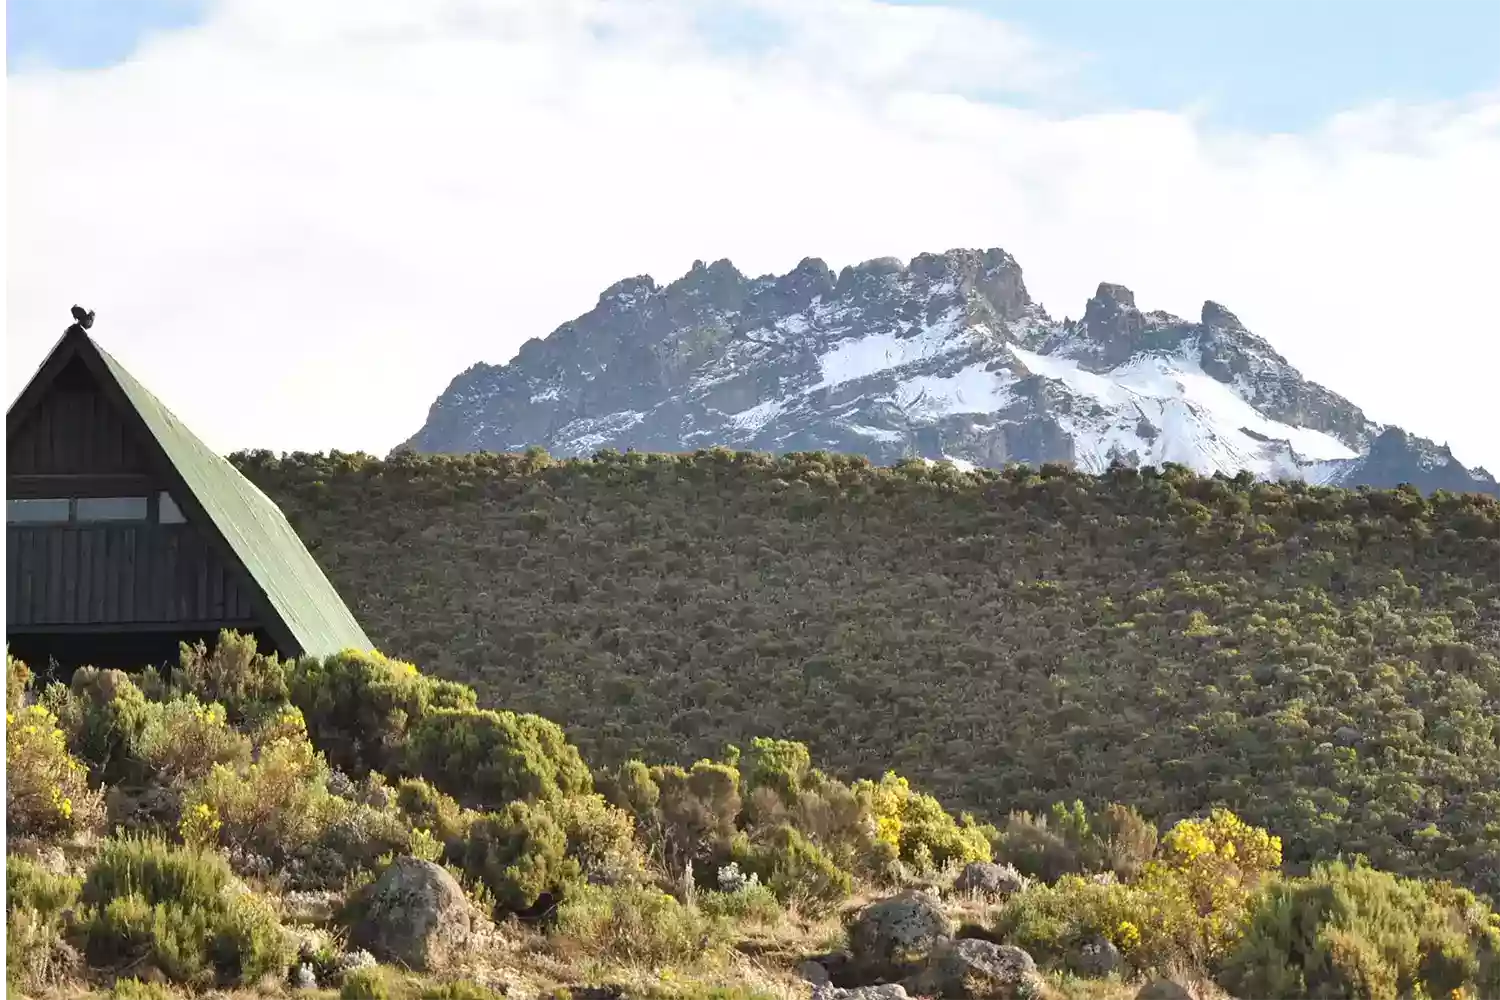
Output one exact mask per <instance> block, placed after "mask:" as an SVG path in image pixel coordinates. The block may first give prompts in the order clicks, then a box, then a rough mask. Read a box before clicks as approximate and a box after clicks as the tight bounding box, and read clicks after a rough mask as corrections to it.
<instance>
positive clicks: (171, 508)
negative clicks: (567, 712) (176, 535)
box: [156, 493, 187, 524]
mask: <svg viewBox="0 0 1500 1000" xmlns="http://www.w3.org/2000/svg"><path fill="white" fill-rule="evenodd" d="M156 519H157V520H158V521H159V522H161V523H162V524H182V523H183V522H185V521H186V520H187V518H185V517H183V516H182V511H181V510H180V509H178V507H177V501H175V500H173V499H172V494H170V493H162V495H161V497H160V506H159V507H158V508H157V517H156Z"/></svg>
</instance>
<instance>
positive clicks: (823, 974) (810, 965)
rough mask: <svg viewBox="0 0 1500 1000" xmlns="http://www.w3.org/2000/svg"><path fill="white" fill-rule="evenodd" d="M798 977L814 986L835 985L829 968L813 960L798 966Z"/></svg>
mask: <svg viewBox="0 0 1500 1000" xmlns="http://www.w3.org/2000/svg"><path fill="white" fill-rule="evenodd" d="M797 975H798V976H799V977H800V978H801V979H802V981H803V982H806V983H812V984H813V985H814V986H828V985H831V984H832V983H833V977H832V976H830V975H829V974H828V966H826V965H824V964H823V963H822V962H815V961H813V960H812V959H808V960H807V961H806V962H803V963H802V964H801V965H799V966H797Z"/></svg>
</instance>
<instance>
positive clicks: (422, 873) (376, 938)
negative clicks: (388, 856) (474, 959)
mask: <svg viewBox="0 0 1500 1000" xmlns="http://www.w3.org/2000/svg"><path fill="white" fill-rule="evenodd" d="M360 910H361V912H360V915H359V918H358V919H357V920H356V921H355V923H354V926H353V927H352V928H351V930H352V932H353V933H352V938H353V943H354V944H355V946H356V947H360V948H368V949H369V950H370V951H371V952H373V953H374V955H375V957H376V958H379V959H381V960H383V961H387V962H393V963H398V964H400V965H404V966H406V967H407V968H410V969H413V970H415V971H418V972H440V971H442V970H444V969H446V968H449V967H451V966H453V965H455V964H457V963H458V962H459V960H460V959H462V958H463V957H464V956H465V953H466V952H467V951H468V950H469V949H470V948H472V947H474V946H475V945H476V944H478V942H479V935H480V931H481V925H482V924H483V919H482V917H481V916H480V915H479V914H478V913H477V912H475V910H474V907H473V906H472V905H471V904H470V903H469V900H468V897H466V896H465V895H464V892H463V889H462V888H461V887H460V886H459V884H458V882H457V881H456V880H455V879H454V878H453V876H452V875H450V874H448V872H447V871H446V870H445V869H443V868H442V867H440V866H439V865H435V864H433V863H432V862H430V861H422V860H420V859H418V858H413V857H403V858H397V859H396V861H395V862H394V863H393V864H392V865H391V866H390V867H389V868H387V869H386V870H385V873H384V874H383V875H381V876H380V878H379V879H378V880H376V882H375V884H374V885H373V886H371V887H370V889H369V890H368V894H367V895H366V896H365V897H364V899H363V900H362V901H361V905H360Z"/></svg>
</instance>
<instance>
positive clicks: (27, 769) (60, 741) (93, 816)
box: [5, 705, 104, 837]
mask: <svg viewBox="0 0 1500 1000" xmlns="http://www.w3.org/2000/svg"><path fill="white" fill-rule="evenodd" d="M5 720H6V732H5V777H6V787H5V822H6V832H7V833H8V834H9V835H10V836H13V837H14V836H34V837H65V836H70V835H73V834H76V833H81V832H83V831H86V830H94V829H97V828H98V827H99V826H100V825H101V824H102V823H103V821H104V801H103V797H102V795H101V794H100V793H99V792H98V791H97V790H95V789H92V788H90V787H89V783H88V768H86V767H84V765H83V764H82V763H80V762H79V761H78V760H77V759H76V758H75V757H73V755H72V754H70V753H69V752H68V743H67V737H66V735H65V734H64V733H63V731H62V729H60V728H59V727H58V724H57V717H56V716H55V715H53V714H52V713H51V712H49V711H48V710H47V709H45V708H43V707H42V706H41V705H29V706H27V707H25V708H23V709H21V710H20V711H19V712H7V713H6V715H5Z"/></svg>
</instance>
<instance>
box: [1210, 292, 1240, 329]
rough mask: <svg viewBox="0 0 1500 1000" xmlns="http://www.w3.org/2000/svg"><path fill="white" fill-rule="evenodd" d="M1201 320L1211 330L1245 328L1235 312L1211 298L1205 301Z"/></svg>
mask: <svg viewBox="0 0 1500 1000" xmlns="http://www.w3.org/2000/svg"><path fill="white" fill-rule="evenodd" d="M1199 322H1201V323H1202V324H1203V326H1204V327H1205V328H1207V329H1209V330H1244V329H1245V325H1244V324H1243V323H1241V322H1240V318H1239V317H1238V316H1236V315H1235V314H1234V313H1232V312H1230V311H1229V310H1228V309H1225V308H1224V307H1223V306H1221V305H1219V304H1218V303H1217V302H1215V301H1213V300H1212V299H1209V300H1207V301H1205V302H1204V303H1203V311H1202V313H1201V314H1200V318H1199Z"/></svg>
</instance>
